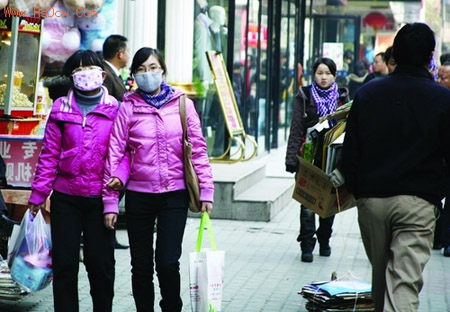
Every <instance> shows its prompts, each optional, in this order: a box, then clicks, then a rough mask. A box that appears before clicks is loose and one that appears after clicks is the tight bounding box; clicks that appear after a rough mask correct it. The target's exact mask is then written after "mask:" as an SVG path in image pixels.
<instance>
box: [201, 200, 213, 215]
mask: <svg viewBox="0 0 450 312" xmlns="http://www.w3.org/2000/svg"><path fill="white" fill-rule="evenodd" d="M212 208H213V204H212V203H210V202H202V210H201V211H202V214H203V213H204V212H205V211H207V212H208V214H211V210H212Z"/></svg>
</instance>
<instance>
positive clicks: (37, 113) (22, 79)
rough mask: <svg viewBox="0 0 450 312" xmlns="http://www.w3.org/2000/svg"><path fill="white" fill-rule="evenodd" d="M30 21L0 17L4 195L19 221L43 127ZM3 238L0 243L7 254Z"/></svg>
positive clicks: (37, 49)
mask: <svg viewBox="0 0 450 312" xmlns="http://www.w3.org/2000/svg"><path fill="white" fill-rule="evenodd" d="M42 24H43V20H41V19H40V18H34V17H17V16H16V17H0V34H1V40H0V155H1V156H2V158H3V160H4V162H5V165H6V181H7V184H8V185H7V186H6V188H5V186H4V185H3V186H2V187H3V189H2V193H3V195H4V197H5V201H6V203H7V206H8V217H10V218H11V219H14V220H16V221H20V220H21V219H22V216H23V213H24V212H25V210H26V207H27V199H25V197H27V196H29V195H28V194H29V189H30V187H31V182H32V181H33V177H34V171H35V168H36V164H37V160H38V157H39V153H40V149H41V146H42V138H43V136H42V135H38V129H39V126H40V125H41V126H43V124H44V123H45V120H44V117H45V111H43V110H42V107H43V105H42V104H43V102H42V100H43V97H42V93H39V92H38V91H39V90H38V87H39V83H38V81H39V74H40V59H41V57H40V55H41V29H42ZM6 244H7V239H4V238H2V239H0V254H2V255H3V256H4V255H5V254H6V249H7V247H6Z"/></svg>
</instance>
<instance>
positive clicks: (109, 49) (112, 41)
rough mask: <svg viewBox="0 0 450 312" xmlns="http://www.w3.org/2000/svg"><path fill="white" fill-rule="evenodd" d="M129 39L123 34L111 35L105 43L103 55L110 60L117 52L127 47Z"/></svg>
mask: <svg viewBox="0 0 450 312" xmlns="http://www.w3.org/2000/svg"><path fill="white" fill-rule="evenodd" d="M127 42H128V39H127V38H126V37H124V36H121V35H111V36H109V37H108V38H106V39H105V42H104V43H103V57H104V58H105V60H110V59H112V58H113V57H114V55H116V54H117V52H119V51H121V50H124V49H126V48H127Z"/></svg>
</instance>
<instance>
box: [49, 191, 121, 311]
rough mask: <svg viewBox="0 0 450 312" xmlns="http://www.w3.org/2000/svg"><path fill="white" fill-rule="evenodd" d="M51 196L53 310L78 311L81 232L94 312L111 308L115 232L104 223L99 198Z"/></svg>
mask: <svg viewBox="0 0 450 312" xmlns="http://www.w3.org/2000/svg"><path fill="white" fill-rule="evenodd" d="M50 199H51V212H50V214H51V232H52V242H53V250H52V259H53V260H52V261H53V300H54V305H55V306H54V308H55V312H72V311H78V310H79V308H78V268H79V255H80V237H81V233H83V245H84V247H83V252H84V265H85V266H86V271H87V274H88V278H89V284H90V288H91V290H90V294H91V296H92V302H93V311H96V312H97V311H98V312H105V311H112V301H113V297H114V273H115V272H114V264H115V260H114V232H113V231H112V230H108V229H107V228H106V227H105V226H104V224H103V204H102V199H101V197H100V196H99V197H96V198H86V197H78V196H71V195H66V194H62V193H59V192H56V191H54V192H53V194H52V196H51V198H50Z"/></svg>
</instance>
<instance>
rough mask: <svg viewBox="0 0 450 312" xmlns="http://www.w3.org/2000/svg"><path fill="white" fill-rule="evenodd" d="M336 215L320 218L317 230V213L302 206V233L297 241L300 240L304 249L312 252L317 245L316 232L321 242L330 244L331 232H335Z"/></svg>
mask: <svg viewBox="0 0 450 312" xmlns="http://www.w3.org/2000/svg"><path fill="white" fill-rule="evenodd" d="M333 221H334V216H331V217H328V218H319V228H318V229H317V231H316V214H315V213H314V212H313V211H312V210H310V209H308V208H306V207H304V206H303V205H301V206H300V235H299V236H298V238H297V241H299V242H300V246H301V249H302V251H304V252H311V251H313V249H314V246H315V245H316V239H315V238H314V234H316V236H317V240H318V241H319V244H321V245H322V244H324V245H326V244H328V242H329V240H330V237H331V233H332V232H333V230H332V226H333Z"/></svg>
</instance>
